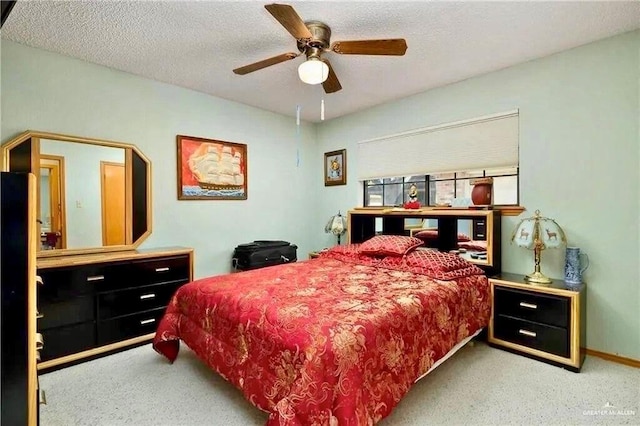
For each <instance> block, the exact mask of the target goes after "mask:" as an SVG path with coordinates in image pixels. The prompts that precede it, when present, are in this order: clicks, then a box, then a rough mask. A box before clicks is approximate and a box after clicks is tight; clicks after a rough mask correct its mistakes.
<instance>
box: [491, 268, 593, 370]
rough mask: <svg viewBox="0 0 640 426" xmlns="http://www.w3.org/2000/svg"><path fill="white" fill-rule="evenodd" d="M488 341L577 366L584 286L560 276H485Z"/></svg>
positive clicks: (582, 335)
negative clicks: (548, 279)
mask: <svg viewBox="0 0 640 426" xmlns="http://www.w3.org/2000/svg"><path fill="white" fill-rule="evenodd" d="M489 283H490V285H491V294H492V299H493V302H492V309H491V322H490V324H489V339H488V341H489V344H491V345H492V346H496V347H499V348H502V349H507V350H510V351H513V352H517V353H520V354H524V355H527V356H529V357H532V358H536V359H538V360H541V361H545V362H548V363H551V364H555V365H559V366H562V367H564V368H566V369H568V370H571V371H574V372H579V371H580V368H581V367H582V362H583V361H584V356H585V353H584V350H583V349H581V348H584V347H585V343H586V341H585V340H586V321H585V314H586V306H585V304H586V294H585V292H586V287H585V286H584V285H582V286H580V287H579V288H567V287H566V286H565V285H564V282H563V281H562V280H554V281H553V283H552V284H551V285H548V286H541V285H532V284H530V283H528V282H527V281H525V280H524V276H522V275H516V274H506V273H503V274H500V275H499V276H496V277H492V278H489Z"/></svg>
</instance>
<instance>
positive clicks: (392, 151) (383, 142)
mask: <svg viewBox="0 0 640 426" xmlns="http://www.w3.org/2000/svg"><path fill="white" fill-rule="evenodd" d="M518 117H519V115H518V111H511V112H507V113H501V114H494V115H491V116H485V117H480V118H475V119H472V120H464V121H458V122H455V123H448V124H442V125H438V126H432V127H425V128H422V129H416V130H411V131H408V132H403V133H399V134H395V135H390V136H385V137H382V138H377V139H371V140H367V141H362V142H359V143H358V156H357V158H358V177H359V179H360V180H367V179H374V178H384V177H393V176H409V175H416V174H429V173H442V172H457V171H464V170H483V169H490V168H495V167H513V166H517V165H518Z"/></svg>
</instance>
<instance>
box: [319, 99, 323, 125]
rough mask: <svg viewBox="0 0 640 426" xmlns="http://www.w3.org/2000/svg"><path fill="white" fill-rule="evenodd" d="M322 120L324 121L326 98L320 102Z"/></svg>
mask: <svg viewBox="0 0 640 426" xmlns="http://www.w3.org/2000/svg"><path fill="white" fill-rule="evenodd" d="M320 120H321V121H324V98H323V99H322V101H320Z"/></svg>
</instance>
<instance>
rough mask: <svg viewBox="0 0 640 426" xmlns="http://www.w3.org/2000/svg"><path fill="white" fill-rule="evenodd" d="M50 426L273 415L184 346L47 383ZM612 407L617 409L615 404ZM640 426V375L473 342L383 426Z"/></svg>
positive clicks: (232, 420)
mask: <svg viewBox="0 0 640 426" xmlns="http://www.w3.org/2000/svg"><path fill="white" fill-rule="evenodd" d="M40 384H41V387H42V388H43V389H44V390H45V391H46V395H47V405H42V406H41V411H40V414H41V422H40V424H41V425H42V426H71V425H92V426H98V425H104V426H119V425H136V426H147V425H148V426H164V425H167V426H168V425H171V426H178V425H184V426H199V425H225V426H226V425H229V426H250V425H264V424H265V422H266V419H267V414H266V413H263V412H261V411H260V410H258V409H257V408H254V407H253V406H252V405H250V404H249V403H248V402H247V401H246V400H245V399H244V397H243V396H242V394H241V393H240V391H238V390H236V389H235V388H234V387H233V386H232V385H230V384H229V383H227V382H225V381H224V380H223V379H222V378H220V377H219V376H218V375H217V374H216V373H214V372H213V371H211V370H209V369H208V368H207V367H206V366H205V365H204V364H203V363H202V362H201V361H200V360H199V359H198V358H196V356H195V355H194V354H193V352H191V351H190V350H189V349H188V348H187V347H186V346H185V345H181V350H180V354H179V355H178V359H177V360H176V362H175V363H174V364H173V365H170V364H169V363H168V362H167V361H166V360H165V359H164V358H162V357H160V356H159V355H157V354H156V353H155V352H154V351H153V350H152V349H151V346H150V345H145V346H141V347H138V348H135V349H131V350H128V351H125V352H121V353H118V354H115V355H111V356H108V357H104V358H100V359H97V360H95V361H90V362H86V363H83V364H80V365H76V366H73V367H69V368H65V369H62V370H59V371H55V372H53V373H49V374H45V375H42V376H41V377H40ZM607 404H608V405H607ZM451 424H455V425H458V424H460V425H462V424H473V425H507V424H509V425H577V424H635V425H638V424H640V369H634V368H631V367H626V366H623V365H619V364H614V363H611V362H608V361H604V360H602V359H599V358H595V357H587V359H586V361H585V364H584V366H583V369H582V372H581V373H579V374H576V373H572V372H569V371H566V370H563V369H561V368H558V367H554V366H551V365H548V364H544V363H542V362H538V361H534V360H531V359H528V358H525V357H521V356H518V355H514V354H511V353H508V352H505V351H501V350H498V349H494V348H491V347H489V346H487V345H485V344H484V343H476V344H475V346H473V347H471V346H469V345H467V346H466V347H464V348H462V349H461V350H460V351H459V352H458V353H456V354H455V355H454V356H453V357H452V358H451V359H449V360H448V361H446V362H445V363H444V364H442V365H441V366H440V367H438V368H437V369H436V370H434V371H433V372H431V373H430V374H429V375H428V376H426V377H425V378H423V379H422V380H421V381H419V382H418V383H417V384H416V385H415V386H414V387H413V388H412V389H411V391H410V392H409V394H407V395H406V396H405V398H404V399H403V400H402V401H401V402H400V404H399V405H398V406H397V407H396V409H395V410H394V411H393V413H392V414H391V415H390V416H389V417H388V418H386V419H385V420H383V421H382V422H381V425H384V426H390V425H401V426H418V425H419V426H423V425H451Z"/></svg>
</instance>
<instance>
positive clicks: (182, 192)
mask: <svg viewBox="0 0 640 426" xmlns="http://www.w3.org/2000/svg"><path fill="white" fill-rule="evenodd" d="M177 141H178V199H179V200H246V199H247V145H245V144H241V143H233V142H225V141H218V140H213V139H203V138H196V137H193V136H183V135H178V137H177Z"/></svg>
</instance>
